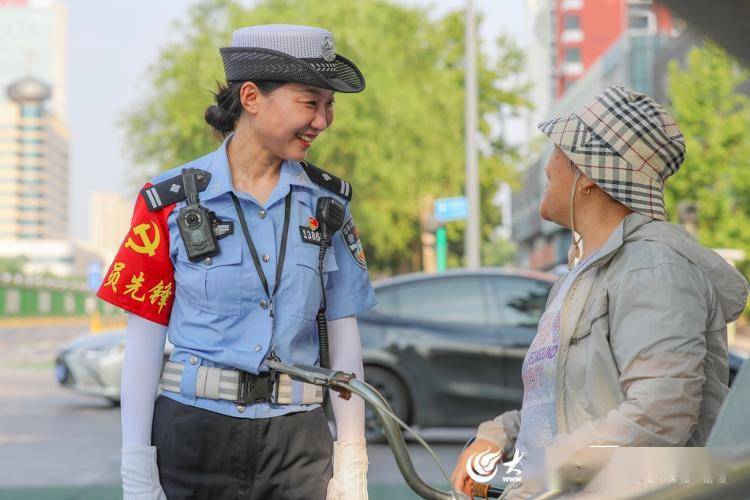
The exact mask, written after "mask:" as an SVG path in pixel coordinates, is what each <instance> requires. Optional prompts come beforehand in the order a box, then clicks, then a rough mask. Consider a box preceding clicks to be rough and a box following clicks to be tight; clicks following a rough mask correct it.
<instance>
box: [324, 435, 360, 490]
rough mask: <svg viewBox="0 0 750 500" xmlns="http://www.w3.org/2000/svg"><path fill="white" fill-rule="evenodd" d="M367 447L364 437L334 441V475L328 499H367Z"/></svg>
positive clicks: (329, 487) (329, 485)
mask: <svg viewBox="0 0 750 500" xmlns="http://www.w3.org/2000/svg"><path fill="white" fill-rule="evenodd" d="M368 463H369V462H368V461H367V447H366V442H365V440H364V439H359V440H357V441H343V442H342V441H335V442H334V443H333V477H332V478H331V480H330V482H329V483H328V494H327V495H326V500H367V465H368Z"/></svg>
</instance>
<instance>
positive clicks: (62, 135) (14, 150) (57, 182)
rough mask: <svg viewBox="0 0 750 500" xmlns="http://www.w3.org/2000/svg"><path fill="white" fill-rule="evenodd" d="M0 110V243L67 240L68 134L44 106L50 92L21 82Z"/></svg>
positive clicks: (13, 86)
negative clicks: (5, 239) (8, 240)
mask: <svg viewBox="0 0 750 500" xmlns="http://www.w3.org/2000/svg"><path fill="white" fill-rule="evenodd" d="M7 96H8V98H9V101H6V102H5V103H3V105H2V108H1V109H0V124H2V129H0V200H2V201H0V214H1V215H0V238H9V239H43V238H47V239H49V238H66V237H67V236H68V230H69V224H68V192H69V186H68V168H69V165H68V131H67V128H66V127H65V125H64V124H63V123H61V122H60V120H59V119H58V118H57V117H56V116H55V115H53V114H51V113H50V112H49V111H48V110H47V109H46V106H45V103H46V101H47V100H48V99H49V98H50V96H51V89H50V87H49V86H47V85H45V84H44V83H43V82H42V81H39V80H36V79H31V78H28V79H24V80H19V81H17V82H15V83H12V84H11V85H10V86H9V87H8V89H7Z"/></svg>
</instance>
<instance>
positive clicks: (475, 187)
mask: <svg viewBox="0 0 750 500" xmlns="http://www.w3.org/2000/svg"><path fill="white" fill-rule="evenodd" d="M476 61H477V48H476V35H475V16H474V1H473V0H467V2H466V83H465V93H466V130H465V134H466V138H465V139H466V140H465V144H466V198H467V200H468V204H469V218H468V219H467V221H466V236H465V241H464V258H465V260H466V267H468V268H469V269H477V268H479V266H480V257H479V215H480V213H479V171H478V168H477V145H476V131H477V94H478V91H477V67H476Z"/></svg>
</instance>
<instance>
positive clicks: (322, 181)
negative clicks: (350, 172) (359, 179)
mask: <svg viewBox="0 0 750 500" xmlns="http://www.w3.org/2000/svg"><path fill="white" fill-rule="evenodd" d="M300 164H301V165H302V168H303V169H304V170H305V173H306V174H307V176H308V177H309V178H310V180H311V181H313V182H314V183H315V184H317V185H318V186H320V187H322V188H323V189H325V190H327V191H330V192H332V193H334V194H337V195H339V196H341V197H342V198H344V199H345V200H346V201H351V200H352V185H351V184H349V183H348V182H346V181H345V180H344V179H341V178H339V177H336V176H335V175H332V174H329V173H328V172H326V171H325V170H323V169H322V168H320V167H316V166H315V165H313V164H312V163H308V162H306V161H303V162H300Z"/></svg>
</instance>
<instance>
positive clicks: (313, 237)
mask: <svg viewBox="0 0 750 500" xmlns="http://www.w3.org/2000/svg"><path fill="white" fill-rule="evenodd" d="M299 232H300V234H301V235H302V241H304V242H305V243H312V244H313V245H322V244H323V236H322V235H321V234H320V231H319V230H318V231H313V230H312V229H310V228H309V227H305V226H300V227H299Z"/></svg>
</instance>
